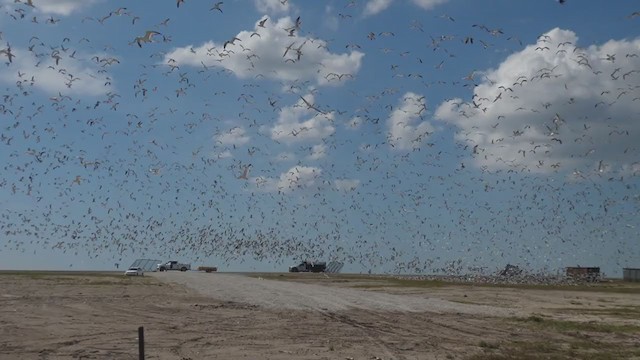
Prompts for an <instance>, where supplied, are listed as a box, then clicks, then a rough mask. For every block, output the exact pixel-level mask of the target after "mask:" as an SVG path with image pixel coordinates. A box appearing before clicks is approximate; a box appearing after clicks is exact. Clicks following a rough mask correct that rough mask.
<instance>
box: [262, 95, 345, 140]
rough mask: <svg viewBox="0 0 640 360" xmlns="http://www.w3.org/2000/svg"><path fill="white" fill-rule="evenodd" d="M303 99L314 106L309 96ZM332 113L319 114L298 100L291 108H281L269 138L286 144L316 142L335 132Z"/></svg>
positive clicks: (313, 100)
mask: <svg viewBox="0 0 640 360" xmlns="http://www.w3.org/2000/svg"><path fill="white" fill-rule="evenodd" d="M304 99H305V100H306V102H307V103H309V104H312V105H313V104H314V102H315V99H314V96H313V95H311V94H308V95H305V96H304ZM333 118H334V115H333V113H332V112H331V113H324V114H322V113H319V112H318V111H316V110H314V109H311V108H309V107H308V105H307V104H306V103H305V101H304V100H302V99H300V100H298V101H297V102H296V103H295V104H294V105H292V106H285V107H283V108H282V109H281V110H280V111H279V113H278V120H277V122H276V123H275V124H274V126H273V127H272V128H271V129H270V130H269V133H270V135H271V138H272V139H273V140H276V141H280V142H284V143H287V144H292V143H297V142H307V141H318V140H322V139H324V138H326V137H327V136H330V135H332V134H333V133H334V132H335V127H334V126H333Z"/></svg>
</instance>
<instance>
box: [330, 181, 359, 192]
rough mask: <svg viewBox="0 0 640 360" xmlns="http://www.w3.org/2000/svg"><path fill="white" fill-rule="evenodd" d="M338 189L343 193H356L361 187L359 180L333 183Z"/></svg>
mask: <svg viewBox="0 0 640 360" xmlns="http://www.w3.org/2000/svg"><path fill="white" fill-rule="evenodd" d="M333 184H334V186H335V187H336V189H338V190H341V191H354V190H355V189H357V188H358V186H359V185H360V180H358V179H338V180H335V181H334V182H333Z"/></svg>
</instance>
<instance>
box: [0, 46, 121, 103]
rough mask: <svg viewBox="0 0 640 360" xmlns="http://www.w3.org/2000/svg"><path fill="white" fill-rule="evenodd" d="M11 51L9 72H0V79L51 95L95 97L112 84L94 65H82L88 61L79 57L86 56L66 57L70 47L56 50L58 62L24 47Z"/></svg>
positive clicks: (110, 87) (108, 90)
mask: <svg viewBox="0 0 640 360" xmlns="http://www.w3.org/2000/svg"><path fill="white" fill-rule="evenodd" d="M12 53H13V54H14V55H15V58H14V59H13V63H12V64H10V65H9V67H8V69H9V70H10V71H3V72H0V81H2V82H6V83H12V84H15V83H16V82H18V81H21V82H22V83H23V84H24V85H29V86H31V84H33V86H34V87H36V88H38V89H41V90H43V91H44V92H46V93H48V94H55V95H57V94H58V93H62V94H65V95H88V96H97V95H103V94H106V93H108V92H110V91H113V84H112V83H111V80H110V79H109V77H108V76H107V75H105V74H104V73H99V72H98V71H99V70H100V69H98V67H96V66H87V65H85V64H86V63H89V64H92V63H90V62H86V61H82V60H79V59H81V58H86V56H83V55H76V56H75V57H74V58H72V57H70V56H69V54H71V53H73V49H69V50H67V52H63V51H58V52H57V54H58V56H60V57H61V58H60V60H59V65H56V60H55V59H54V58H53V57H52V56H45V57H44V58H43V59H39V58H37V57H36V56H35V55H34V52H31V51H28V50H25V49H20V48H12ZM89 57H91V56H89ZM92 65H93V64H92ZM32 79H33V82H32V81H31V80H32Z"/></svg>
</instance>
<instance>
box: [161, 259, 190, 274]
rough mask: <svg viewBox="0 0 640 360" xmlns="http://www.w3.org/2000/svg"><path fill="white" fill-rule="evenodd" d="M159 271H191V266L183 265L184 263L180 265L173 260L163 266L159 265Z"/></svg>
mask: <svg viewBox="0 0 640 360" xmlns="http://www.w3.org/2000/svg"><path fill="white" fill-rule="evenodd" d="M157 270H158V271H169V270H180V271H187V270H191V264H183V263H179V262H177V261H174V260H171V261H167V262H166V263H163V264H158V266H157Z"/></svg>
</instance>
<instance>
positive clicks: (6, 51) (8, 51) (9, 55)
mask: <svg viewBox="0 0 640 360" xmlns="http://www.w3.org/2000/svg"><path fill="white" fill-rule="evenodd" d="M0 54H4V55H5V56H6V57H7V58H8V59H9V62H10V63H11V62H13V58H14V57H16V56H15V55H13V53H12V52H11V45H9V44H8V43H7V48H6V49H2V50H0Z"/></svg>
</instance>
